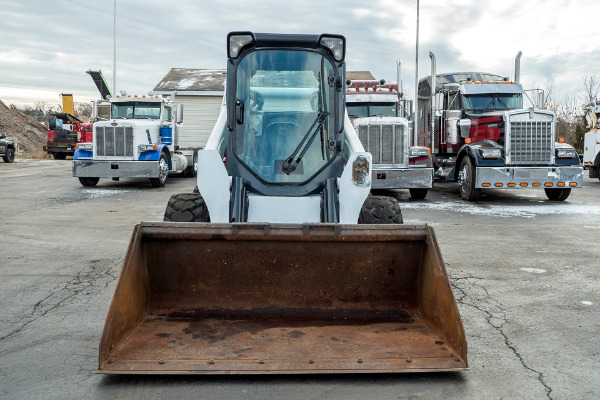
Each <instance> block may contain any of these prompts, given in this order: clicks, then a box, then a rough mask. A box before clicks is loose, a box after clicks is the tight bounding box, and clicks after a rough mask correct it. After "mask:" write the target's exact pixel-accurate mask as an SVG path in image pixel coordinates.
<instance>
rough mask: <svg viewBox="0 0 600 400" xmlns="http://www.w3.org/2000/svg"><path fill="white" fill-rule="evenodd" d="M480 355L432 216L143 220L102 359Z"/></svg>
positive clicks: (381, 367)
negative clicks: (414, 219) (472, 345)
mask: <svg viewBox="0 0 600 400" xmlns="http://www.w3.org/2000/svg"><path fill="white" fill-rule="evenodd" d="M467 368H468V365H467V344H466V338H465V333H464V330H463V326H462V322H461V319H460V315H459V313H458V309H457V306H456V302H455V300H454V297H453V295H452V290H451V287H450V283H449V281H448V277H447V275H446V270H445V268H444V263H443V260H442V258H441V256H440V252H439V249H438V246H437V242H436V239H435V236H434V233H433V231H432V228H430V227H429V226H427V225H424V226H404V225H402V226H399V225H333V224H319V225H262V224H249V223H240V224H211V223H206V224H203V223H141V224H140V225H137V226H136V227H135V229H134V232H133V236H132V238H131V241H130V243H129V248H128V250H127V255H126V257H125V261H124V265H123V268H122V271H121V275H120V277H119V280H118V283H117V288H116V291H115V294H114V297H113V300H112V304H111V306H110V310H109V312H108V316H107V319H106V324H105V327H104V332H103V334H102V339H101V342H100V354H99V368H98V372H99V373H105V374H265V373H276V374H299V373H300V374H310V373H375V372H388V373H395V372H432V371H460V370H465V369H467Z"/></svg>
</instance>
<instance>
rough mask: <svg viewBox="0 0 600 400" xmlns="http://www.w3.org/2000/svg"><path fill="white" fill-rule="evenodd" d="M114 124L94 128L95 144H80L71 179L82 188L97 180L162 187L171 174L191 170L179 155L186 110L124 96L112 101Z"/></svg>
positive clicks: (159, 100) (105, 122) (153, 98)
mask: <svg viewBox="0 0 600 400" xmlns="http://www.w3.org/2000/svg"><path fill="white" fill-rule="evenodd" d="M109 102H110V119H109V120H103V119H98V121H96V122H94V125H93V130H94V134H93V141H92V142H91V143H89V142H88V143H80V144H79V145H78V149H77V151H76V152H75V155H74V157H73V176H75V177H78V178H79V180H80V182H81V184H82V185H84V186H95V185H96V184H97V183H98V180H99V178H112V179H113V180H118V179H120V178H149V179H150V182H151V184H152V186H154V187H160V186H164V185H165V183H166V180H167V176H168V174H169V173H181V172H184V171H186V169H187V168H188V166H190V165H191V162H190V160H189V159H188V157H186V156H185V155H183V154H182V153H181V152H180V151H178V150H179V149H178V146H177V129H178V127H179V126H181V124H182V121H183V108H182V107H181V105H180V103H176V102H174V101H172V100H171V98H162V97H159V96H156V95H148V96H145V95H144V96H137V95H128V94H127V93H125V92H121V94H120V95H117V96H115V97H114V98H111V99H110V100H109Z"/></svg>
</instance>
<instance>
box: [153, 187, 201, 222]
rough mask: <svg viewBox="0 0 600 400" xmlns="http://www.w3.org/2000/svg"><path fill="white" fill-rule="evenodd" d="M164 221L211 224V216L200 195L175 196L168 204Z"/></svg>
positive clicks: (183, 194) (180, 194)
mask: <svg viewBox="0 0 600 400" xmlns="http://www.w3.org/2000/svg"><path fill="white" fill-rule="evenodd" d="M163 220H164V221H170V222H210V215H209V214H208V208H207V207H206V203H205V202H204V199H203V198H202V196H200V195H199V194H194V193H179V194H174V195H172V196H171V198H170V199H169V202H168V203H167V209H166V210H165V216H164V218H163Z"/></svg>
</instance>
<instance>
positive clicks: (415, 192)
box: [408, 189, 429, 200]
mask: <svg viewBox="0 0 600 400" xmlns="http://www.w3.org/2000/svg"><path fill="white" fill-rule="evenodd" d="M408 191H409V192H410V198H411V199H413V200H423V199H424V198H425V197H426V196H427V192H428V191H429V189H408Z"/></svg>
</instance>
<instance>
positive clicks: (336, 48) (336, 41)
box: [321, 35, 346, 61]
mask: <svg viewBox="0 0 600 400" xmlns="http://www.w3.org/2000/svg"><path fill="white" fill-rule="evenodd" d="M321 45H323V46H325V47H327V48H329V50H331V52H332V53H333V59H334V60H335V61H344V57H345V55H346V38H344V37H343V36H325V35H323V36H321Z"/></svg>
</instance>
